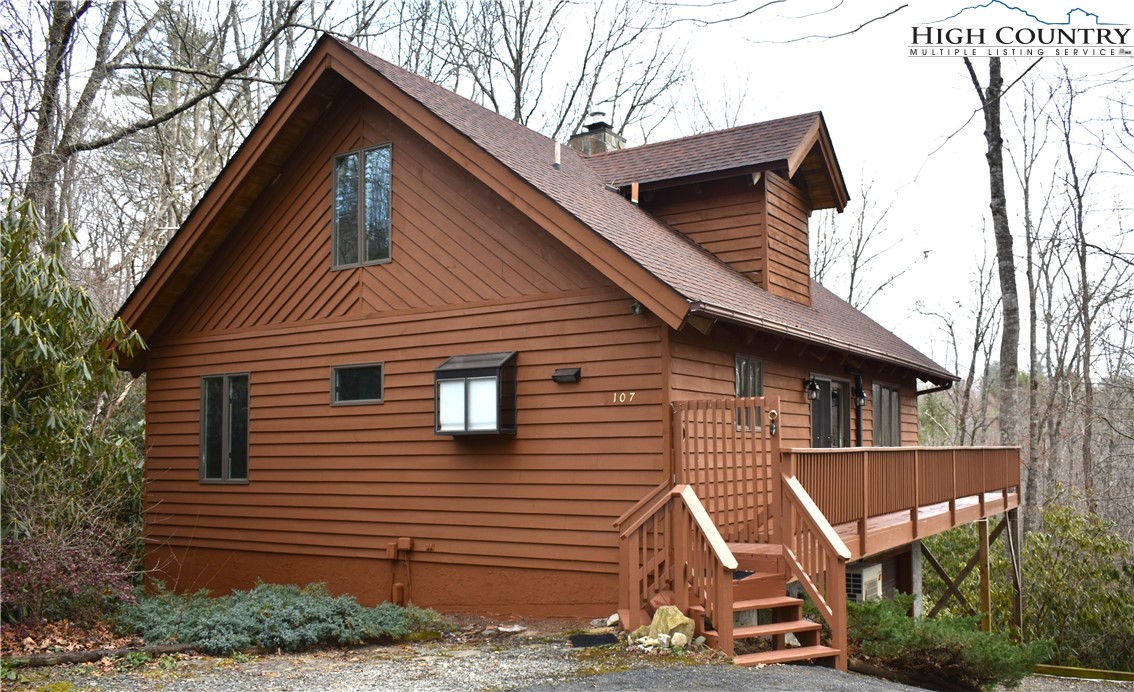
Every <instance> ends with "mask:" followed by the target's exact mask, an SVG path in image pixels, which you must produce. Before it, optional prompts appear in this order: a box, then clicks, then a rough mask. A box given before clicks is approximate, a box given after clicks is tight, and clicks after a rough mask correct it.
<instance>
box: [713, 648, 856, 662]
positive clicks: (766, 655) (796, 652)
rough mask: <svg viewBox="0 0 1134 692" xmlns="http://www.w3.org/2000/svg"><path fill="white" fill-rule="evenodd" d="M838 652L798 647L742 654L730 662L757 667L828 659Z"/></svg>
mask: <svg viewBox="0 0 1134 692" xmlns="http://www.w3.org/2000/svg"><path fill="white" fill-rule="evenodd" d="M838 655H839V650H838V649H832V648H831V647H829V646H800V647H796V648H794V649H780V650H779V651H761V652H760V653H758V654H744V655H743V656H736V657H734V658H733V659H732V662H733V663H735V664H736V665H738V666H759V665H766V664H769V663H787V662H788V661H806V660H807V659H811V658H829V657H831V656H838Z"/></svg>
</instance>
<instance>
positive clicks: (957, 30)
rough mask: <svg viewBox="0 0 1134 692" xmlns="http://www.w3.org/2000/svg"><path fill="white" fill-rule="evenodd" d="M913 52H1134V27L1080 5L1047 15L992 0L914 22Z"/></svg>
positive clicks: (1083, 54) (983, 54) (977, 54)
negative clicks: (939, 17)
mask: <svg viewBox="0 0 1134 692" xmlns="http://www.w3.org/2000/svg"><path fill="white" fill-rule="evenodd" d="M910 29H911V34H910V43H909V45H908V46H907V49H908V55H909V57H912V58H930V57H998V56H1003V57H1036V58H1040V57H1058V58H1078V57H1127V58H1128V57H1132V56H1134V34H1132V32H1131V27H1129V26H1126V25H1125V24H1120V23H1117V22H1110V21H1104V20H1103V19H1102V18H1101V17H1100V16H1099V15H1098V14H1096V13H1095V12H1092V11H1090V10H1088V9H1085V8H1083V7H1080V6H1074V7H1071V8H1070V9H1067V10H1065V13H1063V14H1061V15H1060V16H1058V17H1050V18H1049V17H1044V16H1041V15H1040V14H1038V13H1037V11H1033V10H1029V9H1026V8H1024V7H1021V6H1018V5H1017V4H1011V3H1010V2H1005V0H988V2H985V3H983V4H980V5H971V6H968V7H965V8H963V9H961V10H960V11H958V12H955V13H954V14H952V15H950V16H948V17H945V18H943V19H938V20H936V21H932V22H927V23H924V24H919V25H916V26H912V27H910Z"/></svg>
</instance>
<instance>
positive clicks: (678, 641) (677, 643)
mask: <svg viewBox="0 0 1134 692" xmlns="http://www.w3.org/2000/svg"><path fill="white" fill-rule="evenodd" d="M669 643H670V645H672V646H673V648H675V649H684V648H685V645H686V644H688V643H689V637H686V636H685V635H684V634H683V633H681V632H677V633H675V634H674V635H673V639H670V640H669Z"/></svg>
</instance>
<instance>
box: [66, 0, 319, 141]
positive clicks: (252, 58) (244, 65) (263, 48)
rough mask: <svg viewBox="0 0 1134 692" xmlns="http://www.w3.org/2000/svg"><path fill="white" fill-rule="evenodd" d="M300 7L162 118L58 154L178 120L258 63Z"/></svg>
mask: <svg viewBox="0 0 1134 692" xmlns="http://www.w3.org/2000/svg"><path fill="white" fill-rule="evenodd" d="M302 6H303V1H302V0H295V1H294V2H293V3H292V4H291V5H290V6H289V7H288V10H287V13H286V17H285V20H284V21H283V22H281V23H280V24H279V25H277V26H276V27H275V28H273V29H272V31H271V33H269V34H268V35H267V36H266V37H264V39H263V40H262V41H261V42H260V45H259V46H258V47H257V48H256V50H255V51H254V52H253V53H252V54H251V55H249V56H248V57H247V58H246V59H245V60H244V61H243V62H241V63H240V64H238V65H237V66H236V67H233V68H232V69H230V70H227V71H225V72H224V73H222V74H221V75H220V76H219V78H218V79H217V81H216V82H215V83H214V84H213V85H212V86H210V87H209V88H208V89H205V90H204V91H202V92H200V93H198V94H197V95H196V96H194V97H192V98H190V99H188V100H187V101H185V102H183V103H182V104H181V105H180V106H177V107H176V108H173V109H170V110H168V111H166V112H165V113H162V114H161V115H156V116H154V117H152V118H149V119H146V120H140V121H138V122H135V123H133V124H132V125H128V126H126V127H123V128H120V129H119V130H118V131H116V132H112V133H110V134H109V135H106V136H104V137H100V138H98V139H95V140H91V141H88V142H79V143H77V144H72V145H69V146H66V147H61V148H60V149H61V151H60V155H61V156H62V157H64V158H66V157H69V156H71V155H72V154H75V153H78V152H81V151H93V150H95V149H100V148H102V147H105V146H109V145H111V144H114V143H115V142H117V141H119V140H121V139H123V138H125V137H129V136H130V135H132V134H135V133H137V132H140V131H142V130H146V129H149V128H151V127H154V126H156V125H160V124H162V123H164V122H168V121H169V120H172V119H173V118H175V117H177V116H178V115H180V114H181V113H184V112H185V111H187V110H189V109H190V108H192V107H193V106H195V105H197V104H198V103H200V102H201V101H204V100H205V99H207V98H209V97H210V96H213V95H214V94H216V93H217V92H219V91H220V90H221V87H223V86H224V85H225V83H226V82H227V81H228V80H229V79H232V78H233V77H235V76H236V75H239V74H240V73H242V72H244V71H245V70H247V69H248V68H249V67H251V66H252V65H253V64H254V63H255V62H256V61H257V60H259V59H260V58H261V57H262V56H263V55H264V53H265V52H267V50H268V47H269V46H270V45H271V44H272V42H273V41H275V39H276V37H277V36H279V35H280V34H281V33H283V31H284V29H286V28H287V27H288V26H289V25H290V24H291V22H293V21H294V19H295V13H296V12H298V11H299V9H300V8H301V7H302Z"/></svg>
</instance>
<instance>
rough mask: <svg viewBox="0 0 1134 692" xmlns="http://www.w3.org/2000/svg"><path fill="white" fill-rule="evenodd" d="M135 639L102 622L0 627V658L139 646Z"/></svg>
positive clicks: (47, 623) (60, 622)
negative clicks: (81, 625)
mask: <svg viewBox="0 0 1134 692" xmlns="http://www.w3.org/2000/svg"><path fill="white" fill-rule="evenodd" d="M142 644H143V642H142V640H141V638H139V637H120V636H118V635H116V634H114V632H113V631H112V630H111V629H110V627H109V626H108V625H107V624H106V623H98V624H95V625H93V626H91V627H80V626H78V625H76V624H75V623H73V622H70V621H68V620H60V621H58V622H46V623H43V624H40V625H34V626H33V625H27V624H21V625H2V626H0V655H2V656H4V657H5V658H12V657H18V656H30V655H33V654H47V653H59V652H70V651H96V650H100V649H124V648H127V647H136V646H142Z"/></svg>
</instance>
